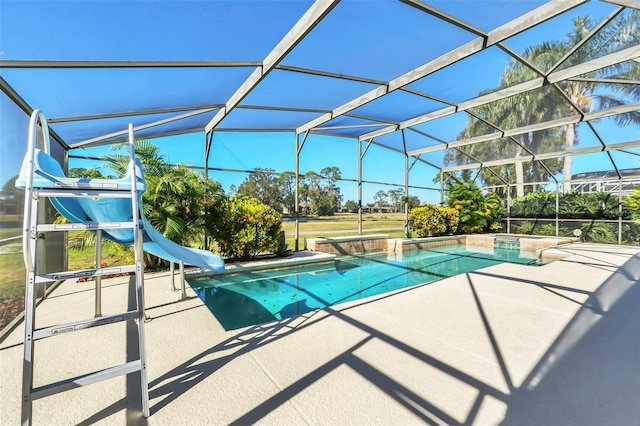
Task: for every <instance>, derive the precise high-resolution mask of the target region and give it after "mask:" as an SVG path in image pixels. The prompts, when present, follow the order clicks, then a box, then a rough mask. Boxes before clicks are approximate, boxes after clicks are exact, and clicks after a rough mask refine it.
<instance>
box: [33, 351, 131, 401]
mask: <svg viewBox="0 0 640 426" xmlns="http://www.w3.org/2000/svg"><path fill="white" fill-rule="evenodd" d="M141 369H142V362H141V361H140V360H139V359H137V360H135V361H130V362H127V363H126V364H122V365H117V366H115V367H111V368H107V369H105V370H100V371H96V372H95V373H89V374H85V375H82V376H78V377H74V378H71V379H67V380H62V381H60V382H56V383H51V384H48V385H44V386H40V387H38V388H35V389H33V390H32V391H31V399H32V400H36V399H40V398H44V397H47V396H50V395H55V394H56V393H60V392H64V391H68V390H71V389H75V388H79V387H82V386H87V385H90V384H93V383H97V382H101V381H103V380H108V379H112V378H114V377H118V376H122V375H124V374H129V373H133V372H136V371H140V370H141Z"/></svg>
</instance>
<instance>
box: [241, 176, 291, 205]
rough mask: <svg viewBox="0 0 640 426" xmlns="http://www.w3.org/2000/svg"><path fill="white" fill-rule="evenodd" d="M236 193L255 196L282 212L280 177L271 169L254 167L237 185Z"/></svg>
mask: <svg viewBox="0 0 640 426" xmlns="http://www.w3.org/2000/svg"><path fill="white" fill-rule="evenodd" d="M238 194H240V195H244V196H247V197H251V198H256V199H257V200H259V201H260V202H262V203H264V204H266V205H268V206H271V207H273V208H274V209H275V210H276V211H278V212H282V203H283V192H282V188H281V179H280V177H279V176H278V174H277V173H276V172H275V170H273V169H262V168H259V167H258V168H255V169H254V170H253V172H251V174H250V175H249V176H248V177H247V178H246V179H245V180H244V181H243V182H242V183H241V184H240V186H239V187H238Z"/></svg>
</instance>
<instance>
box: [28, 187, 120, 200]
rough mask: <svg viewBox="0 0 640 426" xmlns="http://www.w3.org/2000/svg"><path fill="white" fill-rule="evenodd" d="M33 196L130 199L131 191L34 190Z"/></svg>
mask: <svg viewBox="0 0 640 426" xmlns="http://www.w3.org/2000/svg"><path fill="white" fill-rule="evenodd" d="M33 192H34V194H36V195H37V196H39V197H59V198H64V197H67V198H68V197H73V198H76V197H99V198H131V191H128V190H116V189H114V190H111V191H108V190H104V189H89V188H87V189H80V188H77V189H76V188H73V189H58V190H56V189H38V190H35V189H34V191H33Z"/></svg>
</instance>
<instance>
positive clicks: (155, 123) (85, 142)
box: [70, 108, 216, 148]
mask: <svg viewBox="0 0 640 426" xmlns="http://www.w3.org/2000/svg"><path fill="white" fill-rule="evenodd" d="M215 109H216V108H205V109H200V110H197V111H191V112H187V113H185V114H180V115H176V116H173V117H169V118H165V119H163V120H158V121H153V122H151V123H147V124H143V125H141V126H136V127H134V128H133V130H134V131H140V130H144V129H149V128H151V127H156V126H161V125H163V124H167V123H171V122H173V121H178V120H182V119H184V118H189V117H193V116H195V115H199V114H204V113H206V112H209V111H213V110H215ZM128 131H129V130H121V131H118V132H113V133H109V134H107V135H102V136H97V137H95V138H91V139H86V140H83V141H80V142H76V143H73V144H71V145H70V146H71V148H79V147H82V146H86V145H91V144H94V143H96V142H101V141H104V140H107V139H112V138H116V137H118V136H123V135H126V134H127V133H128Z"/></svg>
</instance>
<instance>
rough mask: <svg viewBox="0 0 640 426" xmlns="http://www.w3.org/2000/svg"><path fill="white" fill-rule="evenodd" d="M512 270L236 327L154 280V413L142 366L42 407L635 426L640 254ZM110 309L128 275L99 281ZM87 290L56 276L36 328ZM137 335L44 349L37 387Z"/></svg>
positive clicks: (253, 419) (639, 389)
mask: <svg viewBox="0 0 640 426" xmlns="http://www.w3.org/2000/svg"><path fill="white" fill-rule="evenodd" d="M555 250H563V251H566V252H567V253H568V254H569V256H568V257H566V258H564V259H562V260H559V261H556V262H553V263H550V264H546V265H543V266H539V267H530V266H523V265H513V264H502V265H498V266H494V267H490V268H485V269H482V270H478V271H475V272H472V273H468V274H464V275H459V276H455V277H452V278H449V279H445V280H442V281H438V282H434V283H430V284H425V285H421V286H417V287H413V288H411V289H407V290H402V291H398V292H395V293H393V294H386V295H381V296H376V297H373V298H369V299H365V300H360V301H356V302H352V303H348V304H344V305H340V306H335V307H332V308H330V309H326V310H322V311H317V312H311V313H308V314H305V315H302V316H299V317H295V318H289V319H285V320H283V321H280V322H275V323H269V324H263V325H257V326H252V327H249V328H245V329H241V330H236V331H230V332H226V331H224V329H223V328H222V327H221V326H220V324H219V323H218V321H217V320H216V319H215V317H214V316H213V315H212V314H211V313H210V312H209V311H208V309H207V308H206V307H205V306H204V305H203V304H202V303H201V301H200V300H199V299H198V298H197V297H196V296H195V294H194V292H193V291H192V290H191V289H188V295H189V296H190V297H189V298H188V299H186V300H179V295H180V292H172V291H170V286H171V285H170V282H169V276H168V274H166V273H164V274H154V275H151V274H150V275H147V276H146V280H145V283H146V302H147V313H148V315H149V316H150V317H151V320H150V321H149V322H147V327H146V331H147V345H146V346H147V365H148V374H149V388H150V406H151V416H150V417H149V418H148V419H145V418H143V417H142V416H141V411H140V407H141V404H140V391H139V379H138V377H139V376H138V375H137V374H132V375H129V376H126V377H119V378H116V379H112V380H109V381H105V382H101V383H97V384H93V385H91V386H87V387H83V388H77V389H74V390H72V391H69V392H65V393H62V394H58V395H54V396H50V397H47V398H43V399H40V400H37V401H35V402H34V404H33V408H34V410H33V420H34V424H35V425H44V424H46V425H52V424H114V425H123V424H151V425H201V424H254V423H261V424H277V425H298V424H317V425H347V424H367V425H369V424H393V425H400V424H402V425H406V424H422V423H428V424H481V425H490V424H510V425H526V424H531V425H540V424H554V425H560V424H579V425H588V424H597V425H603V424H607V425H631V424H634V425H637V424H640V362H639V361H640V281H639V280H640V249H638V248H634V247H621V246H611V245H597V244H568V245H564V246H562V247H561V248H559V249H555ZM103 287H104V289H103V296H102V298H103V308H102V312H103V313H104V314H109V313H116V312H119V311H121V310H123V309H124V310H126V308H127V305H128V303H129V301H130V300H131V298H132V297H133V295H134V293H133V291H132V290H131V287H132V285H131V283H130V282H129V280H128V279H109V280H104V281H103ZM92 289H93V283H76V282H73V281H69V282H65V283H63V284H62V285H61V286H60V287H59V288H58V289H57V290H56V291H55V292H54V293H53V294H52V295H51V296H50V297H49V298H48V299H46V300H45V301H43V303H42V304H41V305H40V306H39V307H38V309H37V326H38V327H43V326H46V325H51V324H55V323H60V322H66V321H70V320H75V319H83V318H91V317H92V316H93V306H94V305H93V303H94V302H93V291H92ZM22 339H23V330H22V328H21V327H18V328H17V329H16V330H15V331H14V332H13V333H12V334H11V335H10V336H9V337H8V338H7V339H6V340H5V341H4V342H3V343H2V344H1V345H0V365H1V367H2V368H1V369H0V416H1V417H0V424H2V425H5V424H6V425H10V424H18V423H19V422H20V393H21V391H20V388H21V383H20V382H21V375H22V373H21V371H22V351H23V347H22ZM136 341H137V338H136V327H135V325H132V324H129V323H118V324H112V325H107V326H102V327H97V328H93V329H87V330H80V331H77V332H73V333H68V334H64V335H60V336H57V337H55V338H49V339H44V340H42V341H38V342H37V343H36V358H35V361H36V364H35V380H34V382H35V385H36V386H39V385H42V384H45V383H49V382H52V381H57V380H61V379H64V378H68V377H73V376H76V375H78V374H81V373H84V372H91V371H95V370H96V369H100V368H106V367H110V366H113V365H116V364H119V363H123V362H125V361H126V360H127V358H128V357H132V356H135V355H136V352H137V349H136Z"/></svg>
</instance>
